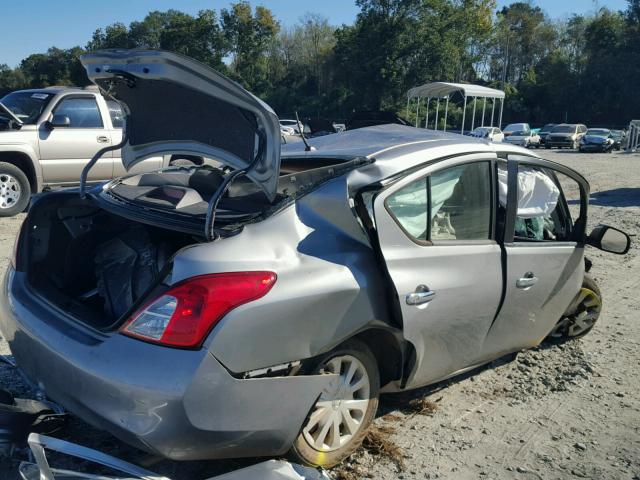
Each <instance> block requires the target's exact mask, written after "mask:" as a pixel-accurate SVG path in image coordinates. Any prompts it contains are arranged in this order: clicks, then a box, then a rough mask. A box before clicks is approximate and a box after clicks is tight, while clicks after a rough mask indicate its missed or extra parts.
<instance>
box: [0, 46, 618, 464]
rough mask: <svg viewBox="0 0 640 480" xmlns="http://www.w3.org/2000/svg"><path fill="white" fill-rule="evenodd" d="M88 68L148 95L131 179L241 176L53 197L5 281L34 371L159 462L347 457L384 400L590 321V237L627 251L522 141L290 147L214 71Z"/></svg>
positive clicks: (11, 331)
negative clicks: (150, 163)
mask: <svg viewBox="0 0 640 480" xmlns="http://www.w3.org/2000/svg"><path fill="white" fill-rule="evenodd" d="M81 61H82V63H83V65H84V66H85V68H86V70H87V72H88V74H89V76H90V79H91V80H92V81H93V82H95V83H96V84H98V85H99V86H100V87H101V88H108V89H109V92H110V94H111V95H113V96H114V98H116V99H118V100H119V101H121V102H123V103H125V104H126V105H127V110H128V111H129V112H130V113H129V117H128V118H127V126H128V130H129V132H128V134H129V139H130V140H129V143H127V144H126V145H125V146H124V147H123V155H122V159H123V162H124V164H125V166H126V167H127V168H130V167H132V166H133V165H135V164H136V163H137V162H139V161H140V160H141V159H142V158H144V157H145V156H146V155H149V154H150V153H154V154H170V153H172V152H174V151H175V149H176V145H179V149H180V150H188V151H190V152H197V153H198V154H200V155H202V156H205V157H209V156H212V157H215V158H217V159H218V160H219V161H220V163H221V164H222V165H224V167H225V168H224V169H223V168H219V169H214V168H211V167H209V166H205V167H198V166H195V167H191V168H189V169H169V170H164V171H159V172H155V173H143V174H140V173H138V174H132V175H127V176H125V177H122V178H119V179H116V180H113V181H111V182H109V183H107V184H105V185H102V186H99V187H95V188H93V189H91V190H89V191H84V190H83V189H82V188H81V189H80V192H76V191H69V190H60V191H54V192H50V193H46V194H44V195H41V196H38V197H37V199H36V200H35V201H34V202H33V205H32V207H31V209H30V211H29V214H28V216H27V218H26V219H25V221H24V224H23V226H22V231H21V233H20V235H19V236H18V238H17V243H16V246H15V250H14V252H15V253H14V256H13V257H12V259H11V265H10V266H9V267H8V269H7V272H6V274H5V276H4V281H3V285H2V288H1V290H0V291H1V293H0V295H2V296H1V297H0V298H1V300H0V330H1V331H2V335H3V337H4V338H5V339H6V340H7V342H8V343H9V346H10V348H11V351H12V353H13V355H14V358H15V360H16V362H17V364H18V366H19V368H20V369H21V370H22V371H23V372H24V374H25V375H26V377H27V378H29V379H30V380H31V382H32V383H33V385H36V386H38V388H40V389H43V390H44V392H45V393H46V395H47V396H48V397H50V398H51V399H53V400H54V401H56V402H58V403H60V404H61V405H63V406H64V407H65V408H67V409H68V410H70V411H71V412H73V413H75V414H76V415H78V416H79V417H81V418H84V419H85V420H86V421H88V422H90V423H92V424H94V425H98V426H101V427H102V428H104V429H106V430H108V431H110V432H112V433H113V434H114V435H115V436H117V437H119V438H120V439H122V440H123V441H125V442H128V443H130V444H132V445H135V446H137V447H139V448H142V449H144V450H148V451H151V452H153V453H156V454H161V455H164V456H166V457H169V458H173V459H177V460H189V459H207V458H221V457H231V456H258V455H281V454H285V453H286V452H289V453H290V455H291V456H292V457H294V458H297V459H298V460H300V461H301V462H303V463H306V464H311V465H319V466H331V465H335V464H336V463H338V462H340V461H341V460H342V459H344V458H345V457H346V456H348V455H349V454H350V453H352V452H353V451H354V450H355V449H356V448H357V447H358V445H359V444H360V442H361V441H362V439H363V437H364V436H365V434H366V432H367V429H368V427H369V425H370V423H371V421H372V420H373V418H374V416H375V413H376V410H377V406H378V397H379V394H380V391H381V390H382V389H384V391H386V392H398V391H404V390H408V389H414V388H417V387H420V386H423V385H428V384H431V383H434V382H437V381H440V380H442V379H445V378H449V377H451V376H454V375H456V374H459V373H461V372H466V371H468V370H470V369H472V368H474V367H477V366H478V365H482V364H485V363H487V362H490V361H491V360H492V359H495V358H497V357H500V356H503V355H505V354H507V353H509V352H516V351H519V350H521V349H523V348H529V347H533V346H536V345H538V344H539V343H540V342H541V341H542V339H544V338H545V337H546V336H547V335H549V334H554V335H557V336H558V337H559V338H574V337H579V336H581V335H584V334H586V333H587V332H589V331H590V330H591V329H592V328H593V326H594V324H595V322H596V320H597V319H598V316H599V313H600V305H601V298H600V292H599V290H598V287H597V285H596V284H595V282H594V281H593V279H591V278H590V277H589V276H588V275H586V273H585V270H588V268H587V267H585V262H584V261H583V255H584V251H585V246H586V245H592V246H595V247H596V248H600V249H602V250H606V251H611V252H614V253H619V254H623V253H626V252H627V250H628V249H629V242H630V241H629V237H628V236H627V235H626V234H624V233H623V232H621V231H619V230H616V229H614V228H612V227H608V226H598V227H596V229H595V230H594V231H593V232H592V233H591V234H590V235H587V234H586V232H585V227H586V224H587V207H588V198H589V185H588V183H587V181H586V180H585V179H584V178H583V177H582V176H581V175H580V174H579V173H577V172H576V171H574V170H572V169H570V168H568V167H566V166H564V165H560V164H557V163H554V162H550V161H547V160H544V159H541V158H539V157H537V156H535V155H533V154H532V153H530V151H528V150H525V149H523V148H520V147H517V146H513V145H509V144H506V143H489V142H485V141H480V140H478V139H473V138H469V137H464V136H461V135H457V134H450V133H444V132H433V131H430V130H424V129H416V128H413V127H408V126H403V125H380V126H375V127H368V128H362V129H358V130H354V131H347V132H344V133H342V134H339V135H326V136H323V137H319V138H315V139H311V140H309V142H310V143H311V144H312V146H313V147H314V149H307V148H306V147H305V146H304V145H302V144H301V143H298V144H293V145H286V146H285V147H284V150H283V151H282V152H281V150H280V148H281V145H280V138H279V135H280V126H279V122H278V118H277V116H276V115H275V113H274V112H273V111H272V110H271V109H270V108H269V107H268V106H267V105H266V104H265V103H264V102H262V101H260V100H259V99H257V98H256V97H254V96H253V95H251V94H250V93H248V92H247V91H245V90H244V89H243V88H242V87H240V86H239V85H237V84H235V83H234V82H232V81H230V80H228V79H227V78H225V77H223V76H221V75H220V74H218V73H216V72H214V71H213V70H210V69H209V68H208V67H206V66H205V65H203V64H200V63H198V62H196V61H194V60H191V59H188V58H186V57H183V56H181V55H177V54H172V53H167V52H157V51H139V50H138V51H126V50H119V51H104V52H96V53H91V54H86V55H83V56H82V57H81ZM194 85H198V89H197V90H196V89H195V88H194ZM133 87H135V88H133ZM156 97H160V98H172V99H174V101H172V102H171V103H166V102H149V101H148V99H149V98H156ZM152 118H180V122H172V123H169V124H167V125H166V127H163V128H161V127H162V124H155V125H150V123H149V120H150V119H152ZM247 119H251V121H247ZM201 125H206V126H207V129H205V130H204V131H202V133H200V132H201V131H200V129H199V128H198V127H199V126H201ZM210 129H214V133H215V134H212V133H211V130H210ZM225 131H227V132H228V135H223V132H225ZM229 170H231V171H229ZM559 177H562V178H565V179H568V181H570V182H572V185H574V186H575V188H576V191H577V192H579V196H580V200H579V207H578V211H579V213H576V214H575V215H574V214H573V213H572V211H570V210H569V205H568V204H567V201H566V198H565V195H564V194H563V190H562V188H563V187H561V183H560V182H559V181H558V178H559ZM83 192H84V195H83ZM89 259H93V261H91V260H89ZM532 319H535V321H532Z"/></svg>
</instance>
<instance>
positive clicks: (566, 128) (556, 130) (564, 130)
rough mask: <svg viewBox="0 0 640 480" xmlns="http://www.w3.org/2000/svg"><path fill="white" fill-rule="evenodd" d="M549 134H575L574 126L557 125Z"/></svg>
mask: <svg viewBox="0 0 640 480" xmlns="http://www.w3.org/2000/svg"><path fill="white" fill-rule="evenodd" d="M551 133H576V127H575V126H574V125H558V126H557V127H554V128H553V130H551Z"/></svg>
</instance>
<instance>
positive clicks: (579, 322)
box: [567, 287, 602, 337]
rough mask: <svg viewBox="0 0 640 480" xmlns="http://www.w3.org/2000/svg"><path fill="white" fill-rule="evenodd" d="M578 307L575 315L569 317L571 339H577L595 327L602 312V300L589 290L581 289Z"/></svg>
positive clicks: (568, 331)
mask: <svg viewBox="0 0 640 480" xmlns="http://www.w3.org/2000/svg"><path fill="white" fill-rule="evenodd" d="M577 305H578V306H577V307H576V311H575V313H574V314H573V315H571V317H569V328H568V330H567V335H568V336H569V337H577V336H578V335H581V334H582V333H584V332H586V331H587V330H589V329H590V328H591V327H593V324H594V323H596V320H598V316H599V315H600V310H602V300H600V297H599V296H598V294H597V293H596V292H594V291H593V290H591V289H589V288H584V287H583V288H581V289H580V293H579V295H578V301H577Z"/></svg>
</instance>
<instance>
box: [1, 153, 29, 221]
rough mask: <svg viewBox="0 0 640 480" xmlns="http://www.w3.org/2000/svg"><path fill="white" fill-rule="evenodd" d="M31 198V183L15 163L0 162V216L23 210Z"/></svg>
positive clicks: (15, 213)
mask: <svg viewBox="0 0 640 480" xmlns="http://www.w3.org/2000/svg"><path fill="white" fill-rule="evenodd" d="M30 198H31V184H30V183H29V179H28V178H27V176H26V175H25V173H24V172H23V171H22V170H20V169H19V168H18V167H16V166H15V165H12V164H11V163H7V162H0V217H13V216H14V215H17V214H19V213H21V212H23V211H24V209H25V208H27V205H29V199H30Z"/></svg>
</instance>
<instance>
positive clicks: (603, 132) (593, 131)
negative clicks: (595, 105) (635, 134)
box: [587, 128, 611, 137]
mask: <svg viewBox="0 0 640 480" xmlns="http://www.w3.org/2000/svg"><path fill="white" fill-rule="evenodd" d="M587 135H594V136H596V137H608V136H609V135H611V132H610V131H609V130H607V129H606V128H590V129H589V130H587Z"/></svg>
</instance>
